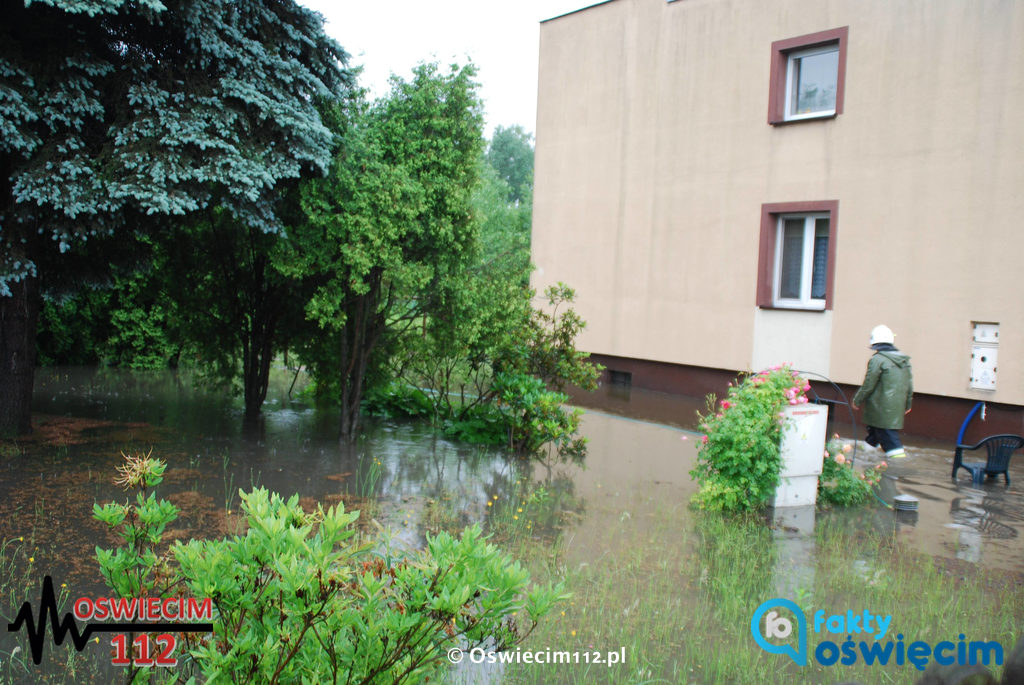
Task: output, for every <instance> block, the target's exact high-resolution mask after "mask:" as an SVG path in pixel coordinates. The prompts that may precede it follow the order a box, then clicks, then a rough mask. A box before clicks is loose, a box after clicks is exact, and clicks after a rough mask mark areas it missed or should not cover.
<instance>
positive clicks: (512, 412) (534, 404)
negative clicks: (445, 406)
mask: <svg viewBox="0 0 1024 685" xmlns="http://www.w3.org/2000/svg"><path fill="white" fill-rule="evenodd" d="M494 392H495V394H496V396H497V400H498V406H499V407H500V409H501V413H502V415H503V416H504V418H505V424H506V426H507V430H508V444H509V447H511V448H512V449H513V450H515V451H517V452H521V453H526V454H532V453H534V452H537V451H538V450H540V448H541V447H543V446H545V445H548V444H551V445H553V446H554V447H555V449H556V450H557V451H558V453H559V455H561V456H565V457H571V458H575V459H580V458H582V457H583V455H584V454H585V453H586V443H587V440H586V438H583V437H580V436H578V435H577V431H578V430H579V423H580V417H581V416H582V415H583V412H582V411H580V410H579V409H573V410H567V409H565V408H564V407H563V405H564V404H565V403H566V402H567V401H568V400H569V396H568V395H565V394H564V393H560V392H556V391H553V390H549V389H548V388H547V387H546V386H545V385H544V381H542V380H541V379H540V378H537V377H535V376H528V375H525V374H510V373H503V372H502V373H498V374H497V375H496V376H495V378H494Z"/></svg>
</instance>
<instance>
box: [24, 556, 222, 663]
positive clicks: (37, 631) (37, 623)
mask: <svg viewBox="0 0 1024 685" xmlns="http://www.w3.org/2000/svg"><path fill="white" fill-rule="evenodd" d="M47 619H49V623H50V630H51V631H52V632H53V644H54V645H55V646H57V647H59V646H61V645H62V644H64V640H65V639H66V638H67V637H68V635H70V636H71V641H72V642H73V643H74V645H75V649H76V650H77V651H79V652H81V651H82V650H83V649H85V646H86V645H87V644H88V643H89V637H90V636H91V635H92V634H93V633H166V632H172V631H174V632H182V633H191V632H206V633H208V632H212V631H213V624H212V623H183V622H166V621H165V622H158V623H151V622H145V623H139V622H129V623H100V622H90V623H86V625H85V628H84V629H83V630H82V632H78V625H77V624H76V623H75V617H74V614H71V613H67V614H64V618H63V619H61V618H60V614H59V613H58V610H57V595H56V594H55V593H54V591H53V579H52V578H51V577H50V576H46V577H45V578H44V579H43V591H42V594H41V596H40V598H39V618H38V620H37V619H36V617H35V613H34V612H33V611H32V603H31V602H25V603H24V604H22V605H21V609H20V610H18V615H17V616H16V617H15V619H14V623H8V624H7V631H8V632H11V633H16V632H18V631H19V630H21V629H22V627H23V626H24V628H25V631H26V632H27V633H28V642H29V645H30V647H31V652H32V661H33V662H34V663H35V664H36V665H37V666H38V665H39V664H40V663H42V661H43V646H44V645H45V644H46V622H47Z"/></svg>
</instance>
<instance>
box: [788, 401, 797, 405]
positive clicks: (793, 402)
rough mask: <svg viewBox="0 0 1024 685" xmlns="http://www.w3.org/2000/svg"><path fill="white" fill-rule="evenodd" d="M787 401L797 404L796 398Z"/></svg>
mask: <svg viewBox="0 0 1024 685" xmlns="http://www.w3.org/2000/svg"><path fill="white" fill-rule="evenodd" d="M789 403H790V404H798V403H797V401H796V400H790V401H789Z"/></svg>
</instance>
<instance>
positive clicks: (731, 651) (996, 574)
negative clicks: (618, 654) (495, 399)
mask: <svg viewBox="0 0 1024 685" xmlns="http://www.w3.org/2000/svg"><path fill="white" fill-rule="evenodd" d="M865 514H866V517H865V520H866V521H869V520H870V512H867V511H866V512H865ZM650 519H651V520H648V521H647V522H646V523H645V525H644V527H643V529H640V528H639V527H638V526H636V525H633V522H632V521H630V520H623V521H620V525H619V527H618V528H617V529H616V530H610V531H608V535H609V536H611V538H612V545H611V547H612V548H614V549H616V552H615V553H614V555H613V556H606V557H605V558H599V559H594V560H591V561H589V562H587V563H581V564H578V565H576V566H575V567H566V565H565V562H564V559H565V558H566V556H567V553H566V552H567V550H566V549H565V546H564V544H563V545H562V546H559V547H556V548H555V549H554V550H552V549H551V548H550V547H547V546H546V545H539V546H538V545H535V544H533V542H532V541H530V540H528V539H521V540H520V541H519V544H518V545H517V547H518V549H517V550H516V552H517V553H518V554H519V555H520V557H522V558H525V559H526V560H527V564H528V566H530V567H531V569H532V571H533V573H534V576H535V577H537V578H538V579H543V578H544V577H563V578H565V580H566V582H567V585H568V589H569V590H571V591H572V592H573V597H572V599H571V600H570V601H569V602H568V604H567V605H566V606H565V607H564V610H563V611H560V612H555V615H554V616H553V617H549V618H548V619H547V620H545V621H544V622H542V623H541V625H540V626H538V628H537V629H536V631H535V632H534V633H533V634H532V635H531V636H530V638H529V640H528V641H527V643H526V644H525V645H524V646H523V649H524V650H527V649H528V650H542V651H543V650H548V649H550V650H551V651H552V652H555V651H563V652H564V651H568V652H580V653H581V655H582V654H584V653H602V654H606V653H607V652H610V651H616V650H620V649H621V648H623V647H624V648H625V653H626V660H625V663H624V664H613V665H610V666H609V665H604V664H600V665H596V664H592V663H591V664H587V663H582V658H583V657H582V656H581V657H580V658H581V663H579V664H576V663H572V664H569V665H565V664H561V665H553V664H552V665H547V664H544V665H541V664H513V665H510V666H509V667H508V668H507V669H506V671H505V674H504V678H503V681H502V682H505V683H516V684H519V683H595V682H596V683H635V684H640V683H738V684H742V683H750V684H758V685H760V684H761V683H768V682H788V683H838V682H846V681H856V682H861V683H913V682H915V681H916V680H917V679H918V678H919V677H920V676H921V672H920V671H919V670H917V669H916V668H915V667H914V666H913V665H912V664H911V663H909V662H908V663H905V664H903V665H897V664H896V663H895V657H893V659H891V660H890V663H889V664H888V665H887V666H882V665H879V664H873V665H867V664H865V663H863V661H862V660H858V662H857V663H856V664H854V665H852V666H843V665H840V664H838V663H837V664H836V665H834V666H829V667H825V666H821V665H818V664H817V663H816V662H815V660H814V658H813V654H814V650H815V648H816V647H817V645H818V644H819V643H820V642H821V641H823V640H829V641H832V642H835V643H836V644H838V645H841V644H842V643H843V641H845V640H846V639H847V635H846V634H845V633H843V634H841V635H831V634H828V633H822V634H821V635H818V634H815V633H814V632H813V626H811V627H810V639H809V641H808V650H809V654H811V655H812V656H811V659H810V665H809V666H807V667H798V666H797V665H795V664H794V663H793V662H792V661H791V660H790V659H789V658H788V657H787V656H781V655H773V654H768V653H766V652H765V651H763V650H762V649H760V648H759V647H758V646H757V645H756V644H755V642H754V640H753V638H752V636H751V632H750V620H751V616H752V615H753V613H754V610H755V609H756V608H757V607H758V606H759V605H760V604H761V603H762V602H765V601H767V600H769V599H773V598H775V597H787V598H789V599H793V600H794V601H796V602H797V603H798V604H799V605H800V607H801V608H802V609H803V610H804V613H805V614H806V615H807V618H808V621H809V622H812V623H813V614H814V612H815V611H817V610H819V609H820V610H823V611H824V612H825V615H826V616H827V615H830V614H844V615H845V614H846V612H847V610H852V611H853V612H854V613H857V614H860V613H861V612H863V611H864V610H868V611H871V612H872V613H873V614H882V615H891V616H892V625H891V627H890V630H889V633H888V634H887V635H886V636H884V637H883V638H882V640H881V642H883V643H885V642H887V641H889V640H892V641H896V640H897V637H896V635H897V634H901V635H903V636H904V637H905V643H906V644H907V645H909V644H910V643H911V642H913V641H915V640H921V641H925V642H928V643H929V644H931V645H934V644H936V643H937V642H940V641H943V640H946V641H951V642H954V643H956V642H957V640H958V636H959V635H960V634H963V635H965V636H966V639H967V640H985V641H988V640H993V641H997V642H999V643H1000V644H1001V645H1002V646H1003V649H1004V654H1005V655H1008V654H1009V652H1010V650H1011V649H1012V648H1013V645H1014V644H1015V643H1016V641H1017V640H1018V639H1020V637H1021V623H1022V621H1024V585H1022V584H1021V583H1020V578H1018V577H1016V576H1015V574H1008V573H1007V572H1002V571H997V570H988V569H984V568H978V567H976V566H974V565H968V567H965V568H959V567H957V566H956V565H955V564H950V563H947V562H943V561H941V560H936V559H933V558H932V557H930V556H928V555H925V554H921V553H919V552H916V551H914V550H911V549H907V548H905V547H904V546H903V545H901V544H899V543H898V542H897V541H896V540H895V539H894V538H893V536H892V535H891V534H886V533H885V532H884V530H878V529H876V528H875V527H874V526H873V525H871V523H865V524H863V525H850V524H849V520H848V519H833V518H830V517H827V516H821V515H819V520H818V524H817V529H816V533H815V534H814V537H813V543H812V541H811V540H808V541H807V543H808V544H812V546H813V548H814V551H813V555H811V556H810V557H809V558H810V559H811V560H812V561H810V568H809V569H803V578H804V581H805V583H804V585H803V586H800V587H798V588H796V589H795V590H784V589H783V590H780V588H786V587H790V588H791V587H792V585H791V582H792V580H793V578H792V570H791V567H790V566H789V561H788V560H787V559H782V558H780V553H779V552H778V551H777V549H778V545H777V544H776V542H775V532H774V531H773V530H772V529H771V528H770V527H769V526H767V525H766V523H765V521H764V520H763V519H759V518H757V517H743V518H736V517H729V518H726V517H722V516H719V515H712V514H694V513H692V512H688V511H685V510H682V507H680V508H678V509H663V510H659V511H657V512H655V513H654V514H653V515H652V516H651V517H650ZM1011 575H1014V577H1010V576H1011ZM784 592H785V593H786V594H783V593H784ZM794 595H796V596H794ZM854 639H855V640H857V641H860V640H861V639H865V638H863V637H861V636H856V635H855V636H854ZM866 639H869V640H870V638H866ZM791 644H794V645H795V644H796V643H795V640H793V641H792V642H791ZM990 668H991V670H992V671H993V672H994V673H995V674H996V676H997V677H998V676H999V674H1000V671H1001V668H1000V667H998V666H990Z"/></svg>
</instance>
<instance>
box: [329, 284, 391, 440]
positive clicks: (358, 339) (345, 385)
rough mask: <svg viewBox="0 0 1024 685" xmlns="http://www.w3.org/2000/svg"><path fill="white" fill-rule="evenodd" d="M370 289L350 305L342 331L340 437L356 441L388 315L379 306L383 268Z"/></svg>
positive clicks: (340, 438)
mask: <svg viewBox="0 0 1024 685" xmlns="http://www.w3.org/2000/svg"><path fill="white" fill-rule="evenodd" d="M368 280H369V285H370V288H369V290H368V292H366V293H365V294H364V295H361V296H359V297H357V298H356V301H355V302H354V304H353V306H350V307H348V311H347V315H346V318H345V327H344V328H343V329H342V331H341V350H340V352H341V367H342V368H341V379H340V380H341V398H340V399H341V426H340V430H339V440H340V442H342V443H345V442H349V443H351V442H355V439H356V431H357V430H358V428H359V414H360V411H361V410H362V404H363V389H364V387H365V380H366V369H367V367H368V366H369V364H370V356H371V355H372V354H373V351H374V349H375V348H376V347H377V343H378V342H379V341H380V337H381V334H382V333H383V331H384V322H385V315H384V313H383V312H378V311H377V309H378V307H379V305H380V300H381V282H382V271H381V269H379V268H377V269H374V272H373V274H372V275H371V276H370V277H369V279H368Z"/></svg>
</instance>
